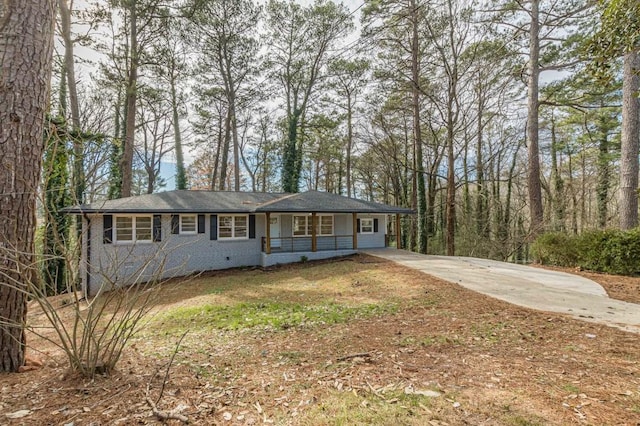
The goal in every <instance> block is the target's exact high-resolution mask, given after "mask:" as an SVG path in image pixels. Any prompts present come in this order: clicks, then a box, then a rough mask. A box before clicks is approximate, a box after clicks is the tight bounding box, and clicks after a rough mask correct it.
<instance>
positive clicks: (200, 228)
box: [198, 214, 204, 234]
mask: <svg viewBox="0 0 640 426" xmlns="http://www.w3.org/2000/svg"><path fill="white" fill-rule="evenodd" d="M198 234H204V215H203V214H199V215H198Z"/></svg>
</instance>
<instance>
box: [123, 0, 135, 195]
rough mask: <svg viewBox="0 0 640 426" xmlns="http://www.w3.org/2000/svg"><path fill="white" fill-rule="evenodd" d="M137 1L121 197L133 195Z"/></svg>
mask: <svg viewBox="0 0 640 426" xmlns="http://www.w3.org/2000/svg"><path fill="white" fill-rule="evenodd" d="M136 3H137V1H136V0H131V3H130V5H129V19H130V22H129V28H130V34H129V43H130V44H129V49H130V61H131V62H130V64H129V77H128V79H127V94H126V100H125V104H126V108H127V115H126V117H125V131H126V135H125V138H124V141H123V142H124V149H123V150H122V159H121V160H120V170H121V171H122V183H121V188H120V196H121V197H129V196H131V185H132V182H133V144H134V141H135V131H136V101H137V97H138V61H139V58H138V14H137V8H136V6H137V4H136Z"/></svg>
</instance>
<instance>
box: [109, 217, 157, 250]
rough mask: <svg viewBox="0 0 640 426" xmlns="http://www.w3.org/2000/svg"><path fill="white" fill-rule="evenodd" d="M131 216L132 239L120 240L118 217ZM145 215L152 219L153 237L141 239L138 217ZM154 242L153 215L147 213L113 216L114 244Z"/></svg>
mask: <svg viewBox="0 0 640 426" xmlns="http://www.w3.org/2000/svg"><path fill="white" fill-rule="evenodd" d="M119 217H130V218H131V219H132V221H131V240H118V218H119ZM139 217H145V218H149V219H150V220H151V239H149V240H139V239H138V235H137V234H138V218H139ZM152 242H153V215H147V214H119V215H114V216H113V244H122V245H126V244H148V243H152Z"/></svg>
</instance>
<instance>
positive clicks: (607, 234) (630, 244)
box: [577, 228, 640, 275]
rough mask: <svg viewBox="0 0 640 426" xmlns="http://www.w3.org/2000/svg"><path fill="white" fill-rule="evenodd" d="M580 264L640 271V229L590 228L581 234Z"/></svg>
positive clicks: (616, 270)
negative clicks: (603, 229) (600, 229)
mask: <svg viewBox="0 0 640 426" xmlns="http://www.w3.org/2000/svg"><path fill="white" fill-rule="evenodd" d="M577 240H578V241H577V246H578V247H579V249H578V251H579V253H580V256H579V262H578V265H579V266H581V267H583V268H585V269H589V270H593V271H599V272H607V273H610V274H620V275H636V274H639V273H640V229H639V228H636V229H632V230H630V231H620V230H613V229H610V230H606V231H588V232H585V233H583V234H582V235H580V236H579V237H577Z"/></svg>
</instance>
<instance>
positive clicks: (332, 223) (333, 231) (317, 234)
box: [291, 214, 336, 238]
mask: <svg viewBox="0 0 640 426" xmlns="http://www.w3.org/2000/svg"><path fill="white" fill-rule="evenodd" d="M294 217H304V218H306V222H305V224H304V225H305V226H304V232H305V233H304V235H303V234H300V235H296V234H295V233H294V232H295V230H294V229H293V220H294V219H293V218H294ZM316 217H317V218H318V229H317V230H316V237H333V236H334V235H335V232H336V218H335V215H333V214H317V215H316ZM321 217H331V218H332V219H331V233H330V234H321V233H320V229H322V219H320V218H321ZM312 218H313V216H311V215H304V214H294V215H291V235H292V236H293V238H301V237H311V236H312V234H311V233H307V232H308V231H309V222H310V221H311V220H312Z"/></svg>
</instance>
